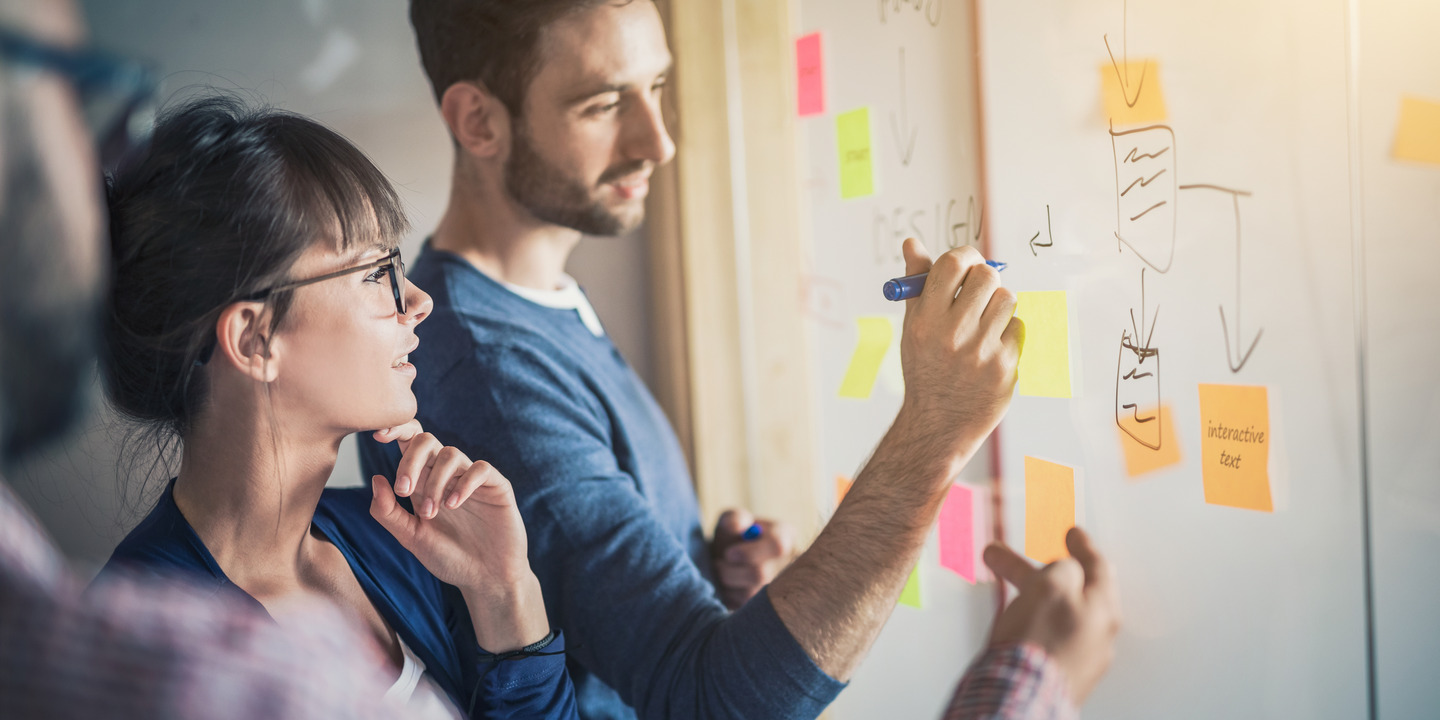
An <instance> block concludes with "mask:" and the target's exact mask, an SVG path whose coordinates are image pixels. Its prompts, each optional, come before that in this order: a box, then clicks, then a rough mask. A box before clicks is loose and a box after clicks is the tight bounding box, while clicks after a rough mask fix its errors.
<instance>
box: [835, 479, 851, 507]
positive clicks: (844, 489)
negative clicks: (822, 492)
mask: <svg viewBox="0 0 1440 720" xmlns="http://www.w3.org/2000/svg"><path fill="white" fill-rule="evenodd" d="M851 483H852V481H851V480H850V478H847V477H845V476H844V475H836V476H835V507H840V503H842V502H845V495H846V493H849V492H850V485H851Z"/></svg>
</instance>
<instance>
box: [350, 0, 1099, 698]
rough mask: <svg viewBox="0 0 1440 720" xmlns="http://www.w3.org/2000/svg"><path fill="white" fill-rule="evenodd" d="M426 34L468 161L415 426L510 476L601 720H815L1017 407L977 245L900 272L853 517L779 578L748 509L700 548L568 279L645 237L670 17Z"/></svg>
mask: <svg viewBox="0 0 1440 720" xmlns="http://www.w3.org/2000/svg"><path fill="white" fill-rule="evenodd" d="M411 21H412V24H413V25H414V27H415V31H416V36H417V41H418V44H419V48H420V54H421V57H422V60H423V62H424V66H425V70H426V73H427V74H428V75H429V78H430V81H431V84H432V86H433V88H434V92H435V96H436V98H437V100H438V101H439V104H440V110H441V114H442V115H443V116H444V119H445V123H446V126H447V127H448V128H449V130H450V133H451V135H452V136H453V138H454V141H455V147H456V153H455V164H454V169H453V178H452V189H451V197H450V203H449V207H448V209H447V210H446V213H445V215H444V217H443V218H442V219H441V222H440V225H439V227H438V228H437V229H436V231H435V235H434V237H433V238H432V240H431V241H430V243H429V244H428V246H427V248H426V250H425V251H424V253H423V254H422V255H421V256H420V258H419V259H418V260H417V261H416V262H415V265H414V267H413V269H412V270H411V273H410V275H411V277H412V278H413V279H414V281H415V282H416V284H418V285H419V286H421V287H423V288H425V289H426V290H427V291H428V292H429V293H430V294H431V296H432V298H433V300H434V303H435V308H434V312H433V314H432V315H431V319H430V320H429V321H428V322H427V323H425V325H424V326H422V327H421V328H420V330H419V335H420V336H421V343H420V346H419V349H418V350H416V351H415V352H414V353H413V354H412V356H411V360H412V361H413V362H414V363H415V364H416V366H417V367H418V368H420V373H419V377H418V378H417V380H416V382H415V384H414V390H415V393H416V395H417V397H418V399H419V404H420V411H419V419H420V420H421V422H422V423H423V424H424V425H425V427H426V428H427V429H429V430H431V431H432V432H434V433H435V434H436V435H437V436H438V437H439V438H440V439H441V440H442V441H443V442H445V443H447V444H453V445H455V446H457V447H459V448H461V449H462V450H464V451H466V452H468V453H470V454H471V456H472V457H477V458H484V459H486V460H488V461H490V462H491V463H492V464H493V465H494V466H495V467H496V468H498V469H500V470H501V471H502V472H503V473H504V474H505V475H506V476H507V477H508V478H510V479H511V481H512V482H513V484H514V487H515V491H516V494H517V496H518V499H519V504H520V508H521V512H522V514H523V515H524V517H525V522H526V527H527V530H528V532H529V535H530V542H531V546H530V550H531V552H530V555H531V558H532V566H533V567H534V569H535V572H536V574H537V575H538V576H539V578H540V581H541V584H542V586H543V588H544V592H545V598H546V603H547V605H548V608H547V609H548V612H549V616H550V617H551V618H552V620H553V621H554V622H555V624H556V625H557V626H558V627H563V628H564V629H565V632H566V633H567V635H568V636H569V637H571V638H572V641H573V645H572V646H571V650H570V651H569V655H570V659H571V672H572V675H573V677H574V679H575V682H576V686H577V690H578V692H579V695H580V704H581V710H582V714H584V715H585V716H586V717H590V718H627V717H635V716H636V715H637V714H638V715H639V716H641V717H647V718H649V717H695V718H707V717H736V718H756V717H766V718H786V717H794V718H802V717H814V716H815V715H818V714H819V713H820V711H821V710H823V709H824V708H825V706H826V705H827V704H828V703H829V702H830V701H831V700H832V699H833V698H834V697H835V695H836V694H837V693H838V692H839V691H840V689H841V688H842V687H843V683H844V681H846V680H848V679H849V677H850V676H851V674H852V673H853V672H854V670H855V668H856V666H857V665H858V663H859V662H860V660H861V659H862V658H863V657H864V655H865V653H866V651H867V650H868V649H869V647H870V645H871V643H872V642H873V641H874V639H875V637H876V635H877V634H878V633H879V631H880V629H881V627H882V626H883V625H884V623H885V620H886V619H887V618H888V616H889V614H890V612H891V610H892V609H893V608H894V605H895V602H896V600H897V598H898V596H899V594H900V590H901V588H902V586H903V585H904V583H905V579H906V576H907V575H908V573H909V570H910V568H911V567H912V566H913V565H914V563H915V562H916V559H917V558H918V556H919V553H920V550H921V545H922V544H923V542H924V539H925V535H926V532H927V531H928V529H929V527H930V526H931V524H933V523H934V521H935V518H936V515H937V513H938V512H939V506H940V503H941V500H942V499H943V496H944V493H945V491H946V488H947V487H948V485H949V483H950V481H951V480H952V479H953V478H954V477H955V476H956V474H957V473H958V472H959V470H960V468H961V467H963V466H964V464H965V463H966V462H967V461H968V460H969V458H970V457H971V456H972V455H973V454H974V452H975V451H976V449H977V448H978V447H979V446H980V443H981V442H982V441H983V440H984V439H985V437H986V436H988V435H989V433H990V431H991V430H992V429H993V428H994V426H995V424H996V423H997V422H998V421H999V419H1000V417H1001V415H1002V414H1003V413H1004V410H1005V408H1006V407H1007V406H1008V403H1009V399H1010V394H1011V390H1012V387H1013V384H1014V381H1015V362H1016V359H1017V357H1018V354H1019V343H1020V339H1021V337H1020V336H1021V334H1022V332H1023V329H1022V327H1021V326H1020V324H1019V322H1018V321H1017V320H1013V319H1012V314H1013V310H1014V305H1015V298H1014V295H1013V294H1011V293H1010V292H1009V291H1007V290H1005V289H1003V288H1001V287H1000V285H999V279H998V276H997V275H996V274H995V273H994V271H992V270H990V269H989V268H987V267H986V266H985V265H984V263H983V262H982V261H981V258H980V256H979V255H978V254H977V253H976V252H975V251H974V250H972V249H968V248H966V249H962V250H959V251H955V252H951V253H946V254H945V255H943V256H941V257H940V258H939V259H937V260H936V261H935V262H934V264H933V266H932V264H931V261H930V258H929V257H928V256H927V255H926V253H925V251H924V249H923V248H921V247H920V245H919V243H916V242H914V241H909V242H907V244H906V245H905V248H904V251H905V257H906V270H907V273H916V272H924V271H927V270H928V271H929V272H930V280H929V283H928V284H927V287H926V292H925V294H924V295H923V296H922V297H920V298H917V299H915V300H911V301H909V305H908V307H907V311H906V320H905V330H904V334H903V338H902V341H901V342H902V348H903V354H902V357H903V363H902V364H903V365H904V372H905V379H906V397H905V402H904V405H903V407H902V409H901V411H900V412H899V414H898V415H897V417H896V419H895V422H894V425H893V426H892V427H891V429H890V431H889V432H888V433H887V434H886V435H885V437H884V438H883V439H882V440H881V442H880V444H879V446H878V447H877V449H876V451H875V453H874V456H873V457H872V459H871V461H870V462H869V463H868V464H867V466H866V468H865V469H864V471H862V472H861V473H860V476H859V477H858V478H857V479H856V482H855V484H854V487H853V488H852V490H851V491H850V494H849V495H848V496H847V498H846V500H845V502H844V503H843V504H842V505H841V507H840V508H839V509H838V510H837V511H836V513H835V515H834V517H833V519H832V520H831V521H830V523H829V525H828V526H827V527H826V528H825V529H824V531H823V532H822V533H821V535H820V536H819V537H818V538H817V539H816V541H815V543H814V545H813V546H812V547H811V548H810V549H809V550H808V551H807V552H805V553H804V554H803V555H801V556H800V557H799V558H797V559H796V560H795V561H794V562H793V563H791V564H790V565H789V566H788V567H784V568H783V571H782V566H783V565H784V561H785V558H786V557H787V555H788V554H789V548H788V547H787V544H786V543H787V538H788V535H787V533H786V531H785V530H784V529H783V528H781V527H776V526H774V525H768V526H766V532H764V533H763V534H762V536H761V539H759V540H755V541H752V542H745V541H742V540H741V532H742V531H743V530H744V528H745V526H746V525H748V519H749V518H748V516H747V515H744V514H743V513H738V512H737V513H732V514H730V515H729V516H728V517H727V518H725V519H722V523H721V527H719V528H717V531H716V537H715V540H714V542H713V543H711V544H709V545H708V546H707V543H706V541H705V539H704V536H703V533H702V530H701V528H700V524H699V512H698V507H697V505H696V500H695V495H694V491H693V489H692V485H691V480H690V477H689V475H688V472H687V470H686V464H685V461H684V458H683V456H682V454H681V451H680V448H679V445H678V443H677V442H676V440H675V437H674V435H673V433H672V431H671V429H670V428H669V426H668V424H667V423H666V420H665V418H664V416H663V415H662V414H661V412H660V410H659V408H658V407H657V406H656V404H655V402H654V400H653V399H652V398H651V396H650V394H649V393H648V392H647V391H646V390H645V388H644V386H643V385H642V384H641V383H640V382H639V380H638V379H637V378H636V376H635V375H634V373H633V372H631V370H630V368H629V367H628V366H627V365H626V364H625V361H624V360H623V359H622V358H621V357H620V356H619V354H618V353H617V352H616V351H615V348H614V347H613V345H611V344H610V342H609V340H608V339H607V338H606V337H605V334H604V329H603V327H602V326H601V325H600V323H599V321H598V319H596V317H595V313H594V311H593V310H592V309H591V308H590V305H589V303H588V302H587V301H586V300H585V296H584V294H583V293H582V292H581V291H580V290H579V288H578V287H576V285H575V281H574V280H573V279H571V278H569V277H568V276H567V275H566V274H565V271H564V268H565V262H566V259H567V258H568V256H569V254H570V252H571V250H573V249H574V247H575V245H576V243H578V242H580V239H581V237H582V236H583V235H614V234H617V233H620V232H623V231H626V230H629V229H632V228H634V227H636V226H637V225H638V224H639V223H640V221H641V220H642V218H643V215H644V198H645V195H646V192H647V190H648V179H649V177H650V174H651V172H652V171H653V170H654V168H655V167H657V166H658V165H661V164H663V163H665V162H667V161H668V160H670V159H671V157H672V156H673V154H674V145H673V143H672V142H671V141H670V137H669V135H668V134H667V132H666V129H665V126H664V122H663V121H662V118H661V109H660V107H661V106H660V97H661V93H662V91H663V88H664V85H665V80H666V77H667V75H668V73H669V70H670V64H671V56H670V52H669V49H668V46H667V43H666V39H665V33H664V28H663V26H662V24H661V21H660V17H659V14H658V12H657V10H656V7H655V5H654V4H653V3H652V2H651V1H650V0H632V1H630V2H614V1H607V0H412V3H411ZM600 242H603V241H600ZM962 282H963V290H962V289H961V285H962ZM957 293H958V295H957ZM387 453H388V450H387V448H385V447H383V446H379V445H375V444H373V443H370V442H367V441H366V439H364V438H362V439H361V456H362V461H363V463H364V465H365V467H366V470H367V472H368V473H370V474H385V475H389V474H390V473H391V472H392V471H393V468H394V458H390V457H387ZM796 480H797V481H802V482H803V481H806V479H803V478H797V479H796ZM762 525H763V524H762ZM1017 577H1018V576H1017ZM767 586H768V587H767ZM722 598H723V599H725V600H728V601H729V602H728V603H722ZM727 604H728V605H729V606H730V607H729V608H727ZM731 609H734V612H731V611H730V610H731ZM1033 614H1034V611H1030V614H1029V615H1027V617H1031V616H1032V615H1033ZM997 637H999V635H997ZM1026 637H1029V636H1028V635H1027V636H1026ZM1044 657H1045V655H1044V653H1041V658H1042V659H1043V658H1044ZM1087 657H1088V656H1087ZM1043 662H1048V661H1043ZM1043 662H1042V664H1043ZM1034 664H1035V663H1032V665H1034ZM991 665H993V663H992V664H991ZM991 665H986V667H990V666H991ZM1037 667H1038V666H1037ZM1047 667H1048V666H1047ZM1032 669H1033V668H1032ZM1052 675H1053V669H1052ZM1026 677H1032V679H1033V677H1036V676H1035V675H1034V674H1033V673H1031V674H1029V675H1026ZM992 685H993V683H992ZM962 690H963V688H962ZM962 695H964V692H962Z"/></svg>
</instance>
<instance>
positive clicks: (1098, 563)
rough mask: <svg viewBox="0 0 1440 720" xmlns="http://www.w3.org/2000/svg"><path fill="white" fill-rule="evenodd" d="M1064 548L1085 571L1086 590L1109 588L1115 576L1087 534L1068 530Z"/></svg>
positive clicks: (1076, 528)
mask: <svg viewBox="0 0 1440 720" xmlns="http://www.w3.org/2000/svg"><path fill="white" fill-rule="evenodd" d="M1065 547H1066V548H1068V549H1069V550H1070V556H1071V557H1073V558H1075V559H1076V560H1077V561H1079V563H1080V567H1082V568H1084V569H1085V587H1086V588H1094V587H1101V588H1107V589H1108V588H1109V587H1111V584H1112V583H1113V582H1114V577H1115V576H1114V571H1113V570H1112V569H1111V568H1110V561H1109V560H1106V559H1105V556H1103V555H1101V554H1100V552H1099V551H1098V550H1096V549H1095V545H1094V544H1093V543H1091V542H1090V535H1089V534H1087V533H1086V532H1085V531H1084V530H1081V529H1080V528H1078V527H1072V528H1070V532H1068V533H1065Z"/></svg>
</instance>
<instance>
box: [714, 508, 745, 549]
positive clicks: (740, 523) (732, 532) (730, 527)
mask: <svg viewBox="0 0 1440 720" xmlns="http://www.w3.org/2000/svg"><path fill="white" fill-rule="evenodd" d="M754 522H755V516H754V515H751V514H750V513H749V511H747V510H744V509H740V508H731V509H729V510H726V511H725V512H723V513H720V519H719V520H717V521H715V541H716V542H721V543H728V542H734V541H736V540H739V539H740V536H742V535H744V534H745V530H746V529H748V528H749V527H750V526H751V525H752V524H754Z"/></svg>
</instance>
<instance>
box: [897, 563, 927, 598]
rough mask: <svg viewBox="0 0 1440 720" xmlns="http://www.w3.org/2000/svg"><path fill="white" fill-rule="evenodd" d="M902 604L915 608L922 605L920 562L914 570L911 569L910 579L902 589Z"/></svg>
mask: <svg viewBox="0 0 1440 720" xmlns="http://www.w3.org/2000/svg"><path fill="white" fill-rule="evenodd" d="M900 604H901V605H909V606H910V607H913V608H918V607H922V605H921V604H920V566H919V565H918V564H917V565H916V566H915V569H914V570H911V571H910V579H909V580H906V581H905V589H904V590H901V591H900Z"/></svg>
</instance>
